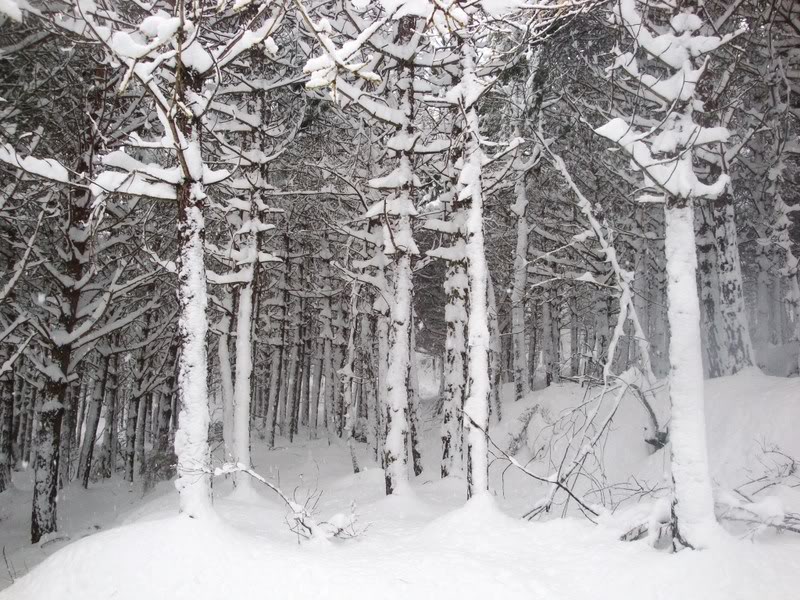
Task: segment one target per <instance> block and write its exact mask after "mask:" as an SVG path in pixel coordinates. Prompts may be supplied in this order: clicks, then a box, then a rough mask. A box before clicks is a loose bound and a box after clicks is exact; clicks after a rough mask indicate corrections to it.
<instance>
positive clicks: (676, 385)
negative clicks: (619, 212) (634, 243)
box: [665, 198, 716, 548]
mask: <svg viewBox="0 0 800 600" xmlns="http://www.w3.org/2000/svg"><path fill="white" fill-rule="evenodd" d="M665 222H666V234H665V240H666V241H665V244H666V255H667V278H668V280H667V301H668V312H667V314H668V318H669V324H670V332H671V340H670V352H669V358H670V364H671V365H672V366H671V369H670V375H669V396H670V403H671V407H672V410H671V414H672V420H671V424H670V441H671V446H672V457H671V462H672V480H673V485H674V490H675V491H674V495H673V500H672V523H673V532H674V534H675V536H676V537H677V539H678V540H679V541H680V542H681V543H682V544H684V545H688V546H691V547H695V548H697V547H702V546H705V545H706V544H708V543H709V538H710V536H711V535H712V532H713V529H714V528H715V526H716V520H715V517H714V498H713V496H712V492H711V479H710V476H709V470H708V456H707V449H706V426H705V415H704V410H705V408H704V390H703V366H702V354H701V346H702V341H701V334H700V303H699V300H698V295H697V280H696V268H697V252H696V246H695V236H694V214H693V206H692V201H691V200H688V201H686V200H682V199H678V198H669V199H668V201H667V204H666V208H665Z"/></svg>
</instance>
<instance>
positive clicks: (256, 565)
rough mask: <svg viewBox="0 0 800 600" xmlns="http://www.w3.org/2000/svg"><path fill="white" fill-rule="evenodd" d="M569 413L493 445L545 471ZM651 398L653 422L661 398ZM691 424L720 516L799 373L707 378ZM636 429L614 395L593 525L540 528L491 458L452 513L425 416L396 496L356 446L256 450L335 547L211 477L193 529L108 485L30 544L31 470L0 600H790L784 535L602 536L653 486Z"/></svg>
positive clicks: (150, 500)
mask: <svg viewBox="0 0 800 600" xmlns="http://www.w3.org/2000/svg"><path fill="white" fill-rule="evenodd" d="M583 401H585V389H583V388H581V387H580V386H578V385H576V384H572V383H568V384H562V385H558V386H551V387H550V388H548V389H547V390H544V391H541V392H536V393H533V394H531V396H530V397H529V398H527V399H526V400H523V401H521V402H519V403H513V402H512V403H510V404H509V403H506V404H505V405H504V408H505V409H506V414H505V415H504V418H503V421H502V422H501V424H499V425H496V426H495V428H494V430H493V431H494V433H493V434H492V436H493V439H494V441H495V442H497V443H498V445H499V446H501V447H507V446H508V443H509V440H510V439H512V438H515V439H516V440H517V442H516V444H517V446H518V448H517V456H518V457H519V458H520V460H527V459H533V460H532V462H530V464H529V468H530V469H532V470H533V471H535V472H537V473H540V474H542V475H547V473H548V469H549V466H548V461H550V460H553V458H554V455H555V454H557V453H558V452H559V450H558V443H557V441H548V442H546V443H545V444H544V445H543V443H542V440H543V437H542V435H541V431H542V429H543V427H542V426H541V425H542V424H547V423H549V422H552V421H553V419H554V415H558V414H559V413H561V412H563V411H564V409H565V408H568V407H572V406H575V405H577V404H579V403H581V402H583ZM432 404H433V401H431V402H429V403H428V409H429V410H428V412H431V411H430V408H431V407H432ZM658 404H659V405H658V406H656V407H655V408H656V409H657V412H658V413H659V415H660V416H662V417H663V415H664V414H666V413H665V410H666V404H665V398H664V394H663V393H662V394H660V395H659V400H658ZM535 406H538V407H539V408H537V409H536V410H535V411H534V412H535V413H536V415H538V416H536V417H535V418H534V419H533V420H532V421H531V425H532V426H531V427H529V430H530V431H529V432H522V434H521V431H520V428H521V423H522V422H523V421H521V420H520V417H522V416H524V415H529V414H530V411H532V410H533V407H535ZM707 419H708V431H709V447H710V458H711V464H712V477H713V479H714V482H715V485H716V486H717V489H716V493H717V495H718V500H721V501H722V502H723V504H728V505H730V504H734V503H735V502H736V501H735V500H734V499H732V496H733V495H734V492H733V490H734V488H737V487H740V486H741V485H743V484H746V483H747V482H748V481H750V480H753V479H756V478H758V477H760V476H763V475H764V473H773V472H774V469H773V465H772V463H770V454H769V450H770V449H776V448H778V449H780V451H781V452H783V453H785V454H787V455H789V456H800V436H797V434H796V431H797V423H798V422H800V379H784V378H773V377H766V376H764V375H761V374H760V373H757V372H756V371H749V372H746V373H744V374H740V375H738V376H735V377H730V378H724V379H719V380H714V381H711V382H707ZM523 420H527V418H526V419H523ZM645 424H646V419H645V417H644V411H643V409H642V407H641V406H640V405H639V404H637V403H636V401H635V400H634V399H633V398H627V397H626V398H625V399H624V401H623V404H622V405H621V406H620V408H619V410H618V411H617V413H616V414H615V417H614V422H613V426H612V428H611V431H610V432H609V434H608V437H607V439H605V442H604V444H603V445H602V457H601V458H600V460H599V461H598V463H599V464H602V465H603V466H604V469H603V473H604V476H603V475H600V474H598V475H597V477H596V479H595V481H594V482H593V483H592V484H591V486H589V487H588V488H587V489H586V490H584V494H585V495H584V497H585V498H586V499H587V501H594V502H596V505H594V507H595V509H596V510H597V512H599V513H600V517H599V519H596V520H598V521H599V524H598V525H595V524H592V523H591V522H590V521H588V520H587V519H585V518H583V517H581V516H580V515H579V513H578V512H577V511H575V510H573V509H574V503H573V505H572V507H571V508H570V509H569V510H568V511H567V512H568V514H569V516H568V517H567V518H563V519H562V518H554V517H556V516H560V514H561V512H562V506H556V507H554V510H553V511H551V514H550V515H549V516H548V520H546V521H537V522H528V521H525V520H522V519H521V518H520V516H521V515H522V514H524V513H525V512H526V511H527V510H529V509H530V508H531V507H532V506H534V505H535V503H536V502H537V500H538V499H539V498H541V497H542V496H543V495H544V494H546V492H547V486H546V485H543V484H541V483H537V482H535V481H534V480H532V479H531V478H530V477H528V476H527V475H525V474H524V473H521V472H519V471H518V470H516V469H508V470H506V469H505V467H506V466H507V462H505V461H502V460H497V461H495V462H494V463H493V465H492V467H491V473H492V484H493V497H492V498H479V499H475V500H472V501H470V502H468V503H466V504H465V502H464V496H465V487H466V486H465V482H464V480H463V479H461V478H460V477H451V478H449V479H447V480H441V479H440V478H439V469H438V424H437V421H436V419H435V418H434V417H433V416H432V415H431V416H430V418H429V419H426V426H425V428H424V435H423V446H422V450H423V457H424V467H425V470H424V472H423V474H422V475H421V476H420V477H418V478H416V479H415V480H414V482H413V485H412V488H411V490H410V492H409V493H407V494H405V495H401V496H397V497H388V498H387V497H385V496H384V492H383V487H384V483H383V471H382V470H381V469H379V468H378V467H377V465H375V464H374V462H372V461H370V460H369V459H368V457H367V456H366V450H365V449H364V448H363V445H362V446H360V447H361V448H362V450H361V452H360V454H359V458H360V459H361V462H362V467H364V468H363V470H362V472H360V473H358V474H355V475H354V474H353V473H352V468H351V463H350V456H349V452H348V449H347V446H346V445H345V444H344V443H342V442H341V441H339V440H335V441H334V442H332V443H329V441H328V440H327V439H318V440H310V441H309V440H304V441H298V440H295V443H293V444H291V445H289V444H288V442H287V441H286V440H283V439H281V440H280V442H279V444H278V447H277V448H275V449H274V450H271V451H270V450H268V449H267V448H266V447H265V445H264V444H263V443H262V442H260V441H258V440H257V439H256V441H255V443H254V456H253V462H254V468H255V470H256V471H258V472H259V473H261V474H262V475H263V476H265V477H266V478H267V479H268V480H269V481H271V482H273V483H275V484H277V485H279V486H280V487H281V488H282V489H283V490H285V491H286V492H287V493H290V494H294V496H295V499H296V500H297V501H298V502H300V503H301V504H302V503H303V502H304V501H305V500H306V499H309V500H310V501H311V503H313V504H314V505H315V510H314V516H315V518H316V519H317V520H318V521H319V522H320V523H321V522H327V523H334V524H337V525H346V527H345V535H344V536H342V537H341V538H332V539H329V540H325V539H314V540H300V539H299V538H298V536H297V535H296V534H295V533H293V532H292V531H290V528H289V526H288V524H287V517H288V511H287V509H286V506H285V504H283V502H282V501H281V500H280V498H278V497H277V496H276V495H275V494H274V493H273V492H272V491H271V490H269V489H267V488H266V487H264V486H261V485H260V484H258V483H257V482H254V485H255V486H258V487H255V493H252V494H243V493H239V492H238V491H233V490H232V487H231V482H230V480H227V479H225V478H224V477H217V478H216V479H215V482H214V491H215V508H216V512H217V515H218V517H217V518H215V519H212V520H205V521H204V520H192V519H188V518H184V517H179V516H175V515H176V513H177V494H176V493H175V491H174V488H173V487H172V484H171V483H169V482H165V483H162V484H159V485H158V486H156V487H155V488H154V489H152V490H150V491H149V492H147V493H146V494H144V493H143V491H142V489H141V487H138V486H135V487H133V488H130V487H129V486H128V484H123V483H122V482H120V481H118V480H113V481H110V482H105V483H102V484H93V485H92V486H90V489H89V490H88V491H83V490H81V489H80V488H79V487H78V486H77V485H76V486H72V487H70V488H68V489H67V490H65V491H64V492H62V494H61V497H60V499H59V517H60V525H61V531H62V533H60V534H59V536H61V539H59V538H58V537H56V538H55V539H52V540H49V541H46V542H44V543H40V544H38V545H36V546H32V545H30V544H29V543H28V528H29V512H30V506H29V505H30V486H31V483H30V477H31V474H30V472H20V473H16V474H15V477H16V479H15V484H16V487H17V489H15V490H12V491H10V492H5V493H3V494H2V495H0V547H2V548H3V551H4V556H5V564H3V565H0V587H5V586H8V585H9V584H10V583H11V581H12V579H16V580H17V581H16V583H15V584H14V585H12V586H11V587H8V588H7V589H6V590H5V591H4V592H0V598H2V600H12V599H13V600H25V599H37V600H39V599H42V600H43V599H47V600H58V599H61V598H63V599H74V598H80V599H81V600H106V599H108V598H115V599H123V598H124V599H128V598H130V599H132V600H133V599H136V600H141V599H151V598H170V599H171V600H178V599H183V598H186V599H192V600H200V599H205V598H208V599H212V598H215V599H216V598H237V597H241V598H247V597H251V596H252V595H254V594H268V595H269V596H270V597H276V598H343V599H345V598H346V599H354V598H491V597H503V598H526V599H533V600H539V599H541V600H546V599H547V600H549V599H553V600H573V599H576V600H577V599H580V600H585V599H587V598H591V599H593V600H595V599H596V600H600V599H604V598H609V599H611V598H613V599H614V600H622V599H625V598H631V599H633V598H635V599H637V600H650V599H653V600H655V599H681V600H691V599H695V598H696V599H698V600H700V599H703V600H713V599H720V600H722V599H725V600H730V599H742V600H744V599H748V600H752V599H754V598H764V599H769V600H783V599H786V600H789V599H793V598H797V597H798V596H797V594H798V592H797V590H800V569H798V568H797V566H798V565H800V536H798V535H795V534H791V533H782V534H781V533H776V531H775V530H774V528H769V527H766V528H765V527H752V526H746V525H742V524H741V523H737V524H735V525H737V527H736V528H731V529H730V530H731V536H730V538H729V539H728V540H727V541H725V542H724V543H722V544H720V545H718V546H716V547H713V548H711V549H708V550H704V551H698V552H693V551H683V552H679V553H677V554H671V553H668V552H666V551H663V550H656V549H654V548H652V547H651V546H650V545H648V543H647V542H646V541H637V542H622V541H619V535H620V533H621V532H624V530H625V528H626V527H628V526H629V525H630V524H631V523H633V522H635V521H636V519H640V518H642V515H647V514H655V513H656V512H657V510H656V508H657V507H658V505H659V501H658V499H657V497H658V496H660V495H663V491H664V490H665V487H666V481H667V479H666V478H668V454H667V452H668V448H665V449H663V450H661V451H659V452H656V453H650V452H649V451H648V447H647V445H646V444H645V443H644V442H642V441H640V440H642V438H643V435H642V430H643V427H644V425H645ZM533 429H537V431H536V432H534V431H533ZM544 429H547V427H546V426H545V427H544ZM301 438H304V435H303V434H302V433H301ZM544 446H547V447H548V451H547V452H542V448H543V447H544ZM765 450H767V452H766V453H765ZM598 453H600V450H598ZM598 473H599V471H598ZM792 481H794V480H792V479H787V480H782V481H781V484H780V485H778V484H776V485H773V486H770V488H768V489H767V490H764V491H762V492H761V493H760V495H758V496H757V498H753V497H752V496H751V498H752V499H753V500H755V502H754V503H752V504H751V505H750V508H752V509H753V510H754V511H755V512H758V513H759V514H761V515H762V516H764V515H765V514H766V516H767V517H769V516H770V514H771V515H772V517H773V518H775V519H777V518H779V517H780V514H779V513H783V512H787V511H793V512H794V511H796V512H800V488H792V487H791V485H790V484H791V482H792ZM634 482H635V483H634ZM795 483H796V481H795ZM593 486H594V487H593ZM592 489H594V490H595V491H594V493H590V491H591V490H592ZM740 489H741V488H740ZM745 489H748V488H745ZM642 490H653V492H652V493H650V494H646V493H644V492H643V491H642ZM750 493H754V492H753V491H752V490H750ZM593 494H594V495H593ZM601 502H602V503H603V504H605V508H603V509H600V508H599V506H597V505H599V504H601ZM661 504H663V501H662V502H661ZM758 507H760V508H758ZM767 513H769V514H767ZM352 514H355V516H356V519H355V522H354V524H352V525H350V520H351V515H352ZM38 563H41V564H40V565H39V566H38V567H36V565H37V564H38ZM34 567H36V568H34Z"/></svg>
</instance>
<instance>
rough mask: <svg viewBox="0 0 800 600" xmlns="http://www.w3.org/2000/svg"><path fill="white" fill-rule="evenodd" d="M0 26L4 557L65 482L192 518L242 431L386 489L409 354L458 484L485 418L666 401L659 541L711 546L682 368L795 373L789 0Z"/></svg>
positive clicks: (241, 442)
mask: <svg viewBox="0 0 800 600" xmlns="http://www.w3.org/2000/svg"><path fill="white" fill-rule="evenodd" d="M0 13H2V17H0V18H2V20H3V23H2V26H0V60H1V61H2V63H0V179H1V181H0V186H2V191H1V192H0V254H1V255H2V263H0V365H1V366H0V492H2V491H3V490H4V489H5V488H6V487H7V486H9V485H10V481H11V471H12V470H14V469H32V470H33V471H34V473H35V487H34V492H33V498H32V523H31V537H32V541H33V542H37V541H39V540H40V539H42V538H43V537H44V536H47V535H48V534H50V533H52V532H54V531H56V529H57V527H58V518H57V510H56V508H57V500H56V498H57V495H58V490H59V488H60V487H62V486H64V485H67V484H68V483H69V482H70V481H72V480H78V481H80V482H81V485H82V486H83V487H87V486H91V485H92V484H93V482H95V481H97V480H99V479H101V478H109V477H114V476H120V477H124V478H125V479H126V480H127V481H139V480H142V481H144V482H145V484H146V485H152V484H153V483H154V482H155V481H158V480H162V479H169V478H170V477H173V476H177V483H176V485H177V488H178V490H179V493H180V506H181V510H182V511H183V512H185V513H188V514H190V515H192V516H196V517H198V518H202V516H203V515H204V514H205V513H207V512H208V511H209V510H211V480H212V475H213V471H214V467H215V466H219V464H220V462H224V463H227V464H228V465H229V468H228V469H227V471H228V472H232V476H233V477H234V478H235V481H236V485H237V487H238V486H241V487H243V488H246V487H247V486H249V485H251V483H250V482H251V478H250V476H249V475H248V474H247V473H246V471H249V470H250V468H251V459H250V447H251V442H252V440H254V439H255V438H256V437H258V438H260V439H262V440H264V441H265V442H266V443H267V444H269V445H274V444H275V443H276V438H277V437H278V436H282V437H284V438H287V439H288V440H289V442H291V441H292V440H294V439H295V438H296V437H298V436H304V437H308V436H311V437H322V436H328V437H330V438H333V437H340V438H342V439H344V440H346V442H347V444H349V446H350V448H351V449H352V452H351V455H352V460H353V469H355V470H356V471H358V469H359V468H360V465H359V464H358V459H357V455H356V452H355V448H356V447H357V445H366V446H367V447H368V448H369V449H370V453H371V454H372V455H373V456H374V457H375V458H376V460H377V461H378V462H379V464H380V465H381V466H382V467H383V468H384V470H385V486H386V493H387V494H394V493H398V492H400V491H402V489H403V488H404V487H405V486H406V485H407V484H408V481H409V478H410V477H413V476H414V474H416V475H419V473H420V471H421V468H422V465H421V462H420V457H419V453H420V450H419V444H418V433H419V402H420V393H419V384H418V373H417V364H416V363H415V359H414V356H415V354H414V353H415V351H419V352H423V353H426V354H429V355H431V356H433V357H434V361H435V363H436V365H437V367H438V371H439V373H440V374H441V379H442V381H441V386H440V398H439V406H438V411H439V415H440V419H441V476H442V477H448V476H450V475H451V474H452V473H454V472H455V471H460V470H461V469H462V468H463V469H464V472H465V475H466V487H467V489H466V490H465V494H466V495H467V496H475V495H479V494H482V493H485V492H486V490H487V488H488V468H489V467H488V456H489V453H490V442H491V439H490V438H491V430H490V423H491V422H495V421H496V420H501V419H502V417H503V403H504V402H513V401H514V400H515V399H516V400H519V399H520V398H522V397H523V396H525V395H526V394H527V393H528V391H529V390H531V389H538V388H541V387H544V386H549V385H551V384H553V383H558V382H559V381H560V380H562V379H572V380H578V381H582V382H584V383H585V384H586V385H590V386H595V387H596V388H597V389H598V390H599V391H598V394H602V395H605V396H608V397H617V396H619V397H621V395H622V394H623V393H625V392H626V391H628V390H630V389H632V388H634V389H636V390H637V394H638V395H639V397H640V398H641V400H642V402H643V403H644V404H645V405H647V403H648V397H649V396H650V395H651V394H652V390H653V389H654V388H655V387H656V385H658V382H659V381H662V380H666V381H667V382H668V384H669V388H670V399H671V405H672V415H671V419H670V422H669V426H667V424H665V423H659V422H658V420H657V419H656V418H655V415H653V419H652V426H651V427H650V428H649V429H648V431H647V432H646V434H645V436H646V438H647V442H648V443H649V444H651V445H653V446H654V447H661V446H663V445H664V443H665V441H666V440H667V439H669V440H670V441H671V442H672V451H671V462H672V476H673V481H674V494H673V501H672V533H673V535H674V539H675V543H676V544H677V545H683V546H687V547H703V546H705V545H707V544H709V543H710V540H711V539H712V538H713V535H714V531H715V527H716V522H715V520H714V512H713V500H712V498H711V481H710V476H709V474H708V468H707V464H706V463H707V459H706V449H705V432H704V420H703V385H702V381H703V378H704V376H705V377H718V376H724V375H730V374H733V373H736V372H737V371H740V370H742V369H744V368H746V367H749V366H759V367H761V368H762V369H764V370H765V371H767V372H771V373H775V374H782V375H789V374H792V373H796V372H797V371H798V364H799V362H800V287H798V260H797V257H796V256H795V253H796V244H797V242H798V241H800V227H798V223H797V217H796V214H795V211H796V210H797V206H798V198H800V196H798V194H800V174H799V173H800V171H799V167H800V164H799V159H800V143H799V142H798V135H799V134H800V5H798V4H797V3H795V2H794V1H793V0H770V1H763V0H734V1H731V2H722V1H718V0H705V1H704V2H700V1H697V0H652V1H650V2H640V1H639V0H608V1H595V0H545V1H543V2H526V1H524V0H522V1H514V0H509V1H506V0H504V1H499V0H497V1H495V0H481V1H479V2H467V1H465V0H448V1H446V2H428V1H427V0H424V1H414V2H411V1H401V0H382V1H381V2H378V3H366V2H355V1H353V2H351V1H350V0H325V1H322V2H316V3H310V2H305V1H304V0H294V1H293V2H289V1H288V0H286V1H282V0H272V1H270V2H261V1H257V0H235V1H230V0H214V1H211V0H152V1H148V2H142V1H138V0H137V1H135V2H117V1H116V0H63V1H37V0H18V1H12V0H2V1H0ZM503 384H513V385H510V386H508V388H505V389H512V388H513V394H511V396H509V397H506V396H503V395H502V394H501V390H502V389H504V387H503ZM217 445H219V448H218V449H217V448H216V446H217ZM212 450H213V456H214V461H213V464H212ZM578 463H580V460H579V459H578V458H576V459H575V464H576V468H577V465H578ZM232 465H236V466H235V467H232ZM571 473H572V471H570V470H567V471H565V473H564V474H563V479H562V480H560V481H559V482H558V483H559V484H561V483H563V484H565V485H567V483H568V481H569V478H570V476H571Z"/></svg>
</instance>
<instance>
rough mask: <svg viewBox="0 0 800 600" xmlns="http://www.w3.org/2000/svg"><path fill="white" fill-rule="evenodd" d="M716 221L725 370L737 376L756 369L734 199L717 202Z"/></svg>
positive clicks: (723, 199) (722, 198)
mask: <svg viewBox="0 0 800 600" xmlns="http://www.w3.org/2000/svg"><path fill="white" fill-rule="evenodd" d="M715 217H716V224H717V227H716V242H717V244H716V245H717V250H718V252H719V261H718V264H719V285H720V313H721V314H720V317H721V319H720V321H721V324H722V329H723V331H724V333H725V343H726V344H727V349H726V353H725V354H726V356H727V359H728V360H727V362H726V364H725V365H724V366H723V374H724V375H733V374H734V373H737V372H738V371H740V370H742V369H743V368H745V367H749V366H752V365H753V364H754V360H753V344H752V341H751V340H750V329H749V327H748V323H747V311H746V308H745V303H744V289H743V285H742V265H741V261H740V258H739V244H738V236H737V233H736V215H735V211H734V207H733V197H732V196H731V195H729V194H726V195H723V196H722V197H721V198H720V199H719V200H717V203H716V208H715ZM782 330H784V329H783V328H782Z"/></svg>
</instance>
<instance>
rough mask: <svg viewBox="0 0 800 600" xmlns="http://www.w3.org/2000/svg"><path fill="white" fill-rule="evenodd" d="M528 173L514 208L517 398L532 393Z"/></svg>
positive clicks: (513, 305)
mask: <svg viewBox="0 0 800 600" xmlns="http://www.w3.org/2000/svg"><path fill="white" fill-rule="evenodd" d="M525 180H526V177H525V172H524V171H523V172H522V173H520V174H519V178H518V179H517V182H516V184H515V186H514V191H515V194H516V202H515V203H514V205H513V206H512V207H511V211H512V212H513V213H514V214H515V215H516V217H517V246H516V250H515V252H514V284H513V286H512V290H511V331H512V333H511V340H512V343H513V363H514V400H520V399H521V398H522V397H523V396H525V394H527V393H528V380H529V373H528V356H527V352H528V348H527V345H526V344H525V295H526V293H527V287H528V219H527V218H526V217H527V210H528V193H527V190H526V189H525Z"/></svg>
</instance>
